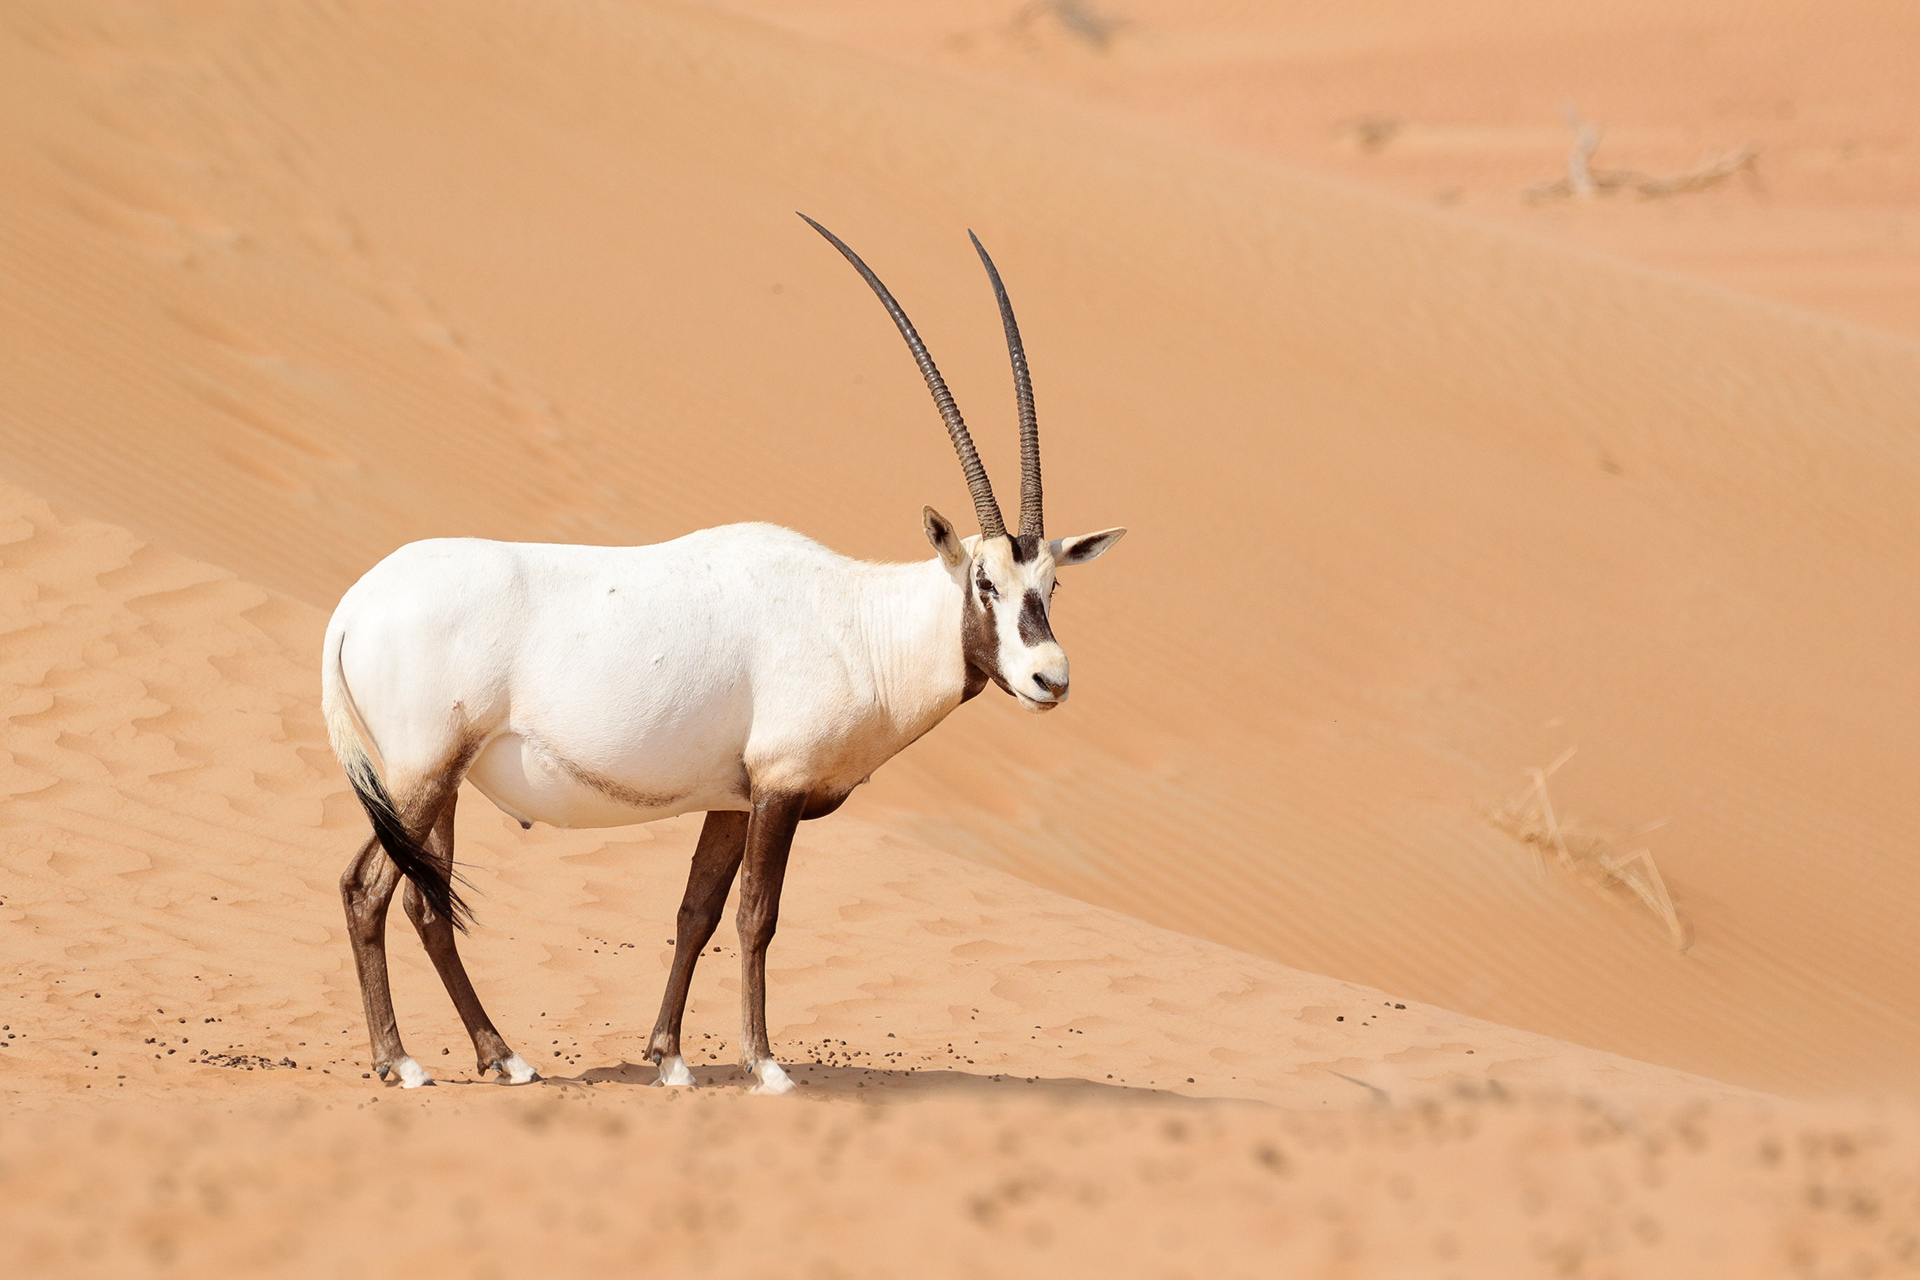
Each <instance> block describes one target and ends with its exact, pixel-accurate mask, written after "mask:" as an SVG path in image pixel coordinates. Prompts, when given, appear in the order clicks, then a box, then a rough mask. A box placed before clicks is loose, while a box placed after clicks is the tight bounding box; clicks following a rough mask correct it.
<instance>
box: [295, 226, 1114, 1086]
mask: <svg viewBox="0 0 1920 1280" xmlns="http://www.w3.org/2000/svg"><path fill="white" fill-rule="evenodd" d="M814 225H815V227H816V229H817V230H819V231H820V232H821V234H823V235H825V236H826V237H827V238H828V239H829V240H830V241H832V243H833V244H834V246H835V247H836V248H838V249H839V250H840V252H841V253H842V254H844V255H845V256H846V257H847V259H848V261H849V262H851V263H853V265H854V266H855V268H856V269H858V270H859V272H860V273H861V275H862V276H863V277H864V278H865V279H866V281H867V283H868V284H869V285H870V286H871V287H872V288H873V290H874V292H875V293H876V294H877V295H878V296H879V297H880V299H881V301H882V303H883V304H884V305H885V306H886V308H887V310H888V313H889V314H890V315H891V316H892V317H893V320H894V323H895V324H896V325H897V326H898V327H899V329H900V332H901V334H902V336H904V337H905V338H906V340H907V344H908V346H909V348H910V349H911V350H912V351H913V354H914V358H915V360H916V361H917V362H918V363H919V365H920V369H921V373H922V375H923V376H924V377H925V378H926V381H927V385H928V387H929V389H930V390H932V391H933V394H934V400H935V403H936V404H937V405H938V406H939V409H940V412H941V415H942V417H943V418H945V419H946V423H947V429H948V432H949V434H950V435H951V436H952V438H953V442H954V446H955V449H956V451H957V452H958V454H959V457H960V461H961V467H962V470H963V471H964V472H965V474H966V478H967V484H968V487H969V489H970V490H971V491H972V494H973V499H974V507H975V510H976V512H977V513H978V514H979V516H980V520H981V534H980V536H979V537H977V538H966V539H962V538H961V537H960V536H959V535H958V533H956V532H955V530H954V528H953V526H952V524H950V523H949V522H948V521H947V520H946V519H945V518H944V517H942V516H941V515H939V514H938V513H937V512H935V511H934V510H933V509H932V508H931V507H928V508H926V509H925V510H924V511H923V513H922V519H923V522H924V526H925V530H926V534H927V538H928V540H929V541H930V542H931V543H932V544H933V547H934V550H935V551H936V552H937V553H938V554H937V555H936V556H935V558H934V559H932V560H928V561H925V562H922V563H918V564H870V563H865V562H861V561H857V560H850V559H848V558H847V557H845V556H842V555H838V554H836V553H834V552H832V551H829V550H828V549H827V548H825V547H823V546H821V545H820V544H819V543H817V542H814V541H812V540H811V539H809V538H806V537H803V536H802V535H800V534H798V533H795V532H793V531H792V530H789V529H782V528H779V527H776V526H774V525H768V524H736V525H727V526H724V527H722V528H717V529H706V530H703V531H701V532H699V533H693V534H688V535H687V536H686V537H684V538H678V539H675V540H674V541H672V542H663V543H659V544H657V545H654V546H644V547H582V546H562V545H554V544H546V543H514V542H489V541H484V540H481V539H477V538H441V539H434V540H432V541H427V542H416V543H412V544H410V545H408V546H405V547H402V548H400V549H399V550H398V551H396V552H394V553H393V554H392V555H390V556H388V557H387V558H386V559H385V560H383V561H381V562H380V563H379V564H378V565H375V566H374V567H373V568H372V569H371V570H369V571H368V573H367V575H366V576H365V577H364V578H362V579H361V580H360V581H359V582H357V583H355V584H354V586H353V587H352V588H351V589H350V590H349V591H348V592H347V594H346V595H345V596H344V597H343V598H342V599H341V601H340V604H339V607H338V608H336V609H335V610H334V614H333V619H332V621H331V622H330V623H329V624H328V626H327V636H326V645H325V649H324V651H323V654H322V666H321V671H322V675H321V683H322V704H323V707H324V709H325V713H326V722H327V735H328V738H329V739H330V741H331V742H332V745H333V749H334V753H335V755H337V756H338V757H339V759H340V762H341V764H342V766H343V767H344V768H345V769H346V772H347V777H348V780H349V781H350V782H351V783H352V784H353V788H354V791H355V794H356V795H358V797H359V799H360V802H361V804H362V806H363V807H364V808H365V809H366V812H367V815H368V817H369V819H370V820H371V821H372V824H373V837H372V838H371V839H369V840H368V841H367V842H366V843H365V844H364V845H363V846H362V847H361V849H360V852H359V853H358V854H357V855H356V856H355V858H354V860H353V862H352V863H351V864H350V865H349V866H348V868H347V871H346V874H345V875H343V876H342V877H341V882H340V887H341V895H342V898H343V900H344V902H345V905H346V911H347V923H348V929H349V934H350V936H351V940H352V943H353V949H354V962H355V965H356V967H357V969H358V972H359V978H360V991H361V998H362V1000H363V1001H364V1003H365V1006H366V1012H367V1024H368V1030H369V1032H370V1035H371V1038H372V1042H373V1053H374V1067H375V1069H376V1070H377V1071H378V1072H379V1074H380V1075H381V1077H382V1078H383V1079H384V1078H388V1077H389V1076H393V1077H397V1078H398V1080H399V1081H400V1083H402V1084H404V1085H406V1086H408V1087H414V1086H418V1085H423V1084H431V1083H432V1080H431V1078H430V1077H429V1076H428V1075H427V1072H426V1071H425V1069H423V1068H422V1067H421V1066H420V1065H419V1063H417V1062H416V1061H414V1059H413V1058H412V1057H411V1056H409V1055H408V1054H407V1052H406V1050H405V1049H404V1048H403V1047H402V1045H401V1041H400V1033H399V1029H398V1026H397V1024H396V1022H395V1020H394V1015H393V1001H392V996H391V993H390V991H389V989H388V982H387V962H386V942H385V929H386V917H387V908H388V905H389V903H390V901H391V899H392V895H393V892H394V890H395V889H396V888H397V887H398V885H399V883H400V881H401V879H402V878H404V879H405V880H406V881H407V891H406V895H405V898H404V902H405V906H406V911H407V914H408V916H409V917H410V918H411V919H412V921H413V923H414V926H415V928H416V929H418V931H419V933H420V937H421V941H422V942H423V943H424V944H425V946H426V949H427V953H428V955H429V956H430V957H431V958H432V960H433V963H434V966H435V968H436V969H437V970H438V971H439V973H440V976H441V978H442V980H443V981H444V982H445V984H446V987H447V992H448V994H449V995H450V996H452V998H453V1001H454V1004H455V1006H456V1007H457V1008H458V1009H459V1011H460V1016H461V1019H462V1020H463V1021H464V1022H465V1023H466V1026H467V1030H468V1033H469V1034H470V1035H471V1036H472V1038H473V1044H474V1052H475V1055H476V1057H477V1059H478V1062H479V1065H480V1068H481V1070H482V1071H486V1070H497V1071H498V1072H500V1074H501V1075H502V1076H503V1077H504V1078H505V1079H507V1080H508V1081H509V1082H512V1083H516V1084H519V1083H526V1082H528V1081H531V1080H534V1079H537V1078H538V1077H537V1074H536V1073H535V1071H534V1070H533V1068H532V1067H531V1066H530V1065H528V1064H527V1063H526V1062H525V1061H524V1060H523V1059H521V1058H520V1056H519V1055H518V1054H516V1053H514V1052H513V1051H512V1050H511V1049H510V1048H508V1046H507V1043H506V1041H505V1040H504V1039H503V1038H502V1037H501V1035H500V1033H499V1032H498V1031H497V1030H496V1029H495V1028H494V1025H493V1023H492V1021H491V1020H490V1019H489V1018H488V1017H487V1014H486V1011H485V1010H484V1009H482V1008H481V1006H480V1001H479V997H478V996H477V995H476V994H475V993H474V990H473V985H472V983H471V982H470V981H469V980H468V978H467V974H466V970H465V968H464V966H463V965H462V964H461V962H460V958H459V953H458V950H457V948H456V947H455V941H454V929H455V927H456V926H458V925H460V924H461V923H462V920H463V917H464V915H465V911H466V907H465V904H464V903H463V902H462V901H461V899H460V895H459V894H458V893H457V892H456V891H455V889H454V887H453V879H454V871H453V869H454V865H455V863H454V857H453V813H454V805H455V802H456V798H457V796H458V792H459V788H460V784H461V783H462V782H463V781H465V782H471V783H472V784H473V785H474V787H475V788H476V789H478V790H479V791H480V792H481V794H483V795H485V796H486V797H487V798H488V799H489V800H491V801H493V803H494V804H496V805H498V806H499V807H500V808H501V809H502V810H504V811H505V812H507V813H508V814H510V815H512V816H513V817H514V818H517V819H518V820H519V821H520V822H521V823H522V824H523V825H529V826H530V825H531V824H533V823H535V822H545V823H548V824H550V825H552V826H558V827H611V826H625V825H629V824H632V823H639V822H653V821H656V820H658V819H661V818H669V817H673V816H674V815H676V814H682V813H690V812H696V811H702V812H705V813H706V815H707V819H706V825H705V827H704V828H703V829H702V831H701V835H700V843H699V846H698V848H697V849H696V850H695V853H694V858H693V865H692V868H691V870H690V872H689V875H688V880H687V890H686V894H685V896H684V897H683V899H682V901H681V905H680V912H679V915H678V917H677V922H676V929H677V934H676V939H675V942H676V949H675V954H674V962H673V966H672V971H671V973H670V975H669V977H668V981H667V990H666V994H665V996H664V997H663V999H662V1001H661V1007H660V1016H659V1019H658V1021H657V1022H656V1023H655V1025H654V1032H653V1038H652V1041H651V1043H650V1044H649V1056H651V1057H652V1059H653V1060H654V1061H655V1062H657V1063H659V1065H660V1079H661V1083H662V1084H668V1085H685V1084H692V1083H693V1075H692V1073H691V1072H690V1071H689V1070H688V1068H687V1066H686V1063H685V1062H684V1061H683V1060H682V1059H681V1056H680V1025H681V1018H682V1015H683V1013H684V1010H685V1007H686V998H687V991H688V988H689V985H690V983H691V981H692V977H693V969H694V964H695V962H696V960H697V958H698V956H699V954H700V952H701V950H702V949H703V948H704V947H705V945H706V942H707V940H708V939H709V938H710V937H711V936H712V935H713V930H714V928H715V927H716V926H717V924H718V922H719V918H720V911H721V908H722V907H723V906H724V905H725V902H726V899H727V895H728V892H729V891H730V889H731V888H732V886H733V884H734V881H735V879H736V876H737V878H738V880H739V886H740V907H739V918H740V939H741V967H742V982H741V987H742V990H741V1024H742V1025H741V1037H740V1052H741V1060H742V1063H743V1064H744V1065H745V1066H747V1067H748V1068H750V1069H751V1070H752V1071H753V1073H754V1074H755V1076H756V1077H758V1080H759V1085H758V1088H759V1090H760V1091H763V1092H769V1093H784V1092H786V1091H787V1090H789V1089H791V1088H792V1087H793V1086H792V1082H791V1081H790V1080H789V1079H788V1077H787V1076H786V1074H785V1072H784V1071H782V1070H781V1068H780V1066H779V1064H778V1063H776V1062H775V1061H774V1060H773V1056H772V1047H771V1044H770V1042H769V1040H768V1036H767V1026H766V951H767V945H768V943H769V942H770V941H771V940H772V937H773V932H774V927H775V925H776V923H777V920H778V916H779V902H780V891H781V886H782V883H783V880H784V877H785V873H786V862H787V855H788V851H789V849H790V847H791V844H792V841H793V833H794V828H795V827H796V826H797V825H798V824H799V823H800V822H801V821H802V820H804V819H807V818H816V817H822V816H825V815H826V814H828V813H831V812H832V811H833V810H834V809H836V808H838V807H839V805H840V804H841V802H843V801H844V800H845V799H846V798H847V795H848V793H850V792H851V791H852V790H853V789H854V788H855V787H857V786H859V785H860V784H861V783H862V782H865V781H866V780H867V778H868V777H869V776H870V775H871V774H872V773H873V771H874V770H876V769H878V768H879V767H880V766H881V765H883V764H885V763H886V762H887V761H888V760H890V759H892V758H893V757H894V756H895V755H897V754H898V753H899V752H900V751H901V750H902V749H903V748H905V747H906V746H907V745H908V744H910V743H911V742H913V741H914V740H915V739H916V738H918V737H919V736H920V735H921V734H923V733H926V732H927V731H928V730H929V729H931V728H933V727H934V726H935V725H937V724H939V723H940V721H941V720H943V719H945V718H946V716H947V715H948V713H950V712H951V711H953V709H954V708H955V707H957V706H959V705H960V704H961V703H962V702H964V701H966V700H967V699H968V698H970V697H972V696H973V695H975V694H977V693H979V692H980V691H981V689H983V688H984V687H985V686H986V685H987V684H988V683H993V684H997V685H999V686H1000V687H1001V688H1002V689H1004V690H1005V691H1006V692H1008V693H1010V694H1012V695H1013V696H1014V697H1015V698H1016V699H1017V700H1018V701H1019V702H1020V704H1021V705H1022V706H1023V707H1025V708H1027V709H1028V710H1030V711H1045V710H1048V709H1050V708H1052V707H1055V706H1058V705H1059V704H1060V703H1061V702H1063V701H1065V700H1066V697H1067V690H1068V671H1067V656H1066V653H1065V652H1064V651H1063V650H1062V649H1061V647H1060V645H1059V643H1058V642H1057V641H1055V639H1054V638H1053V631H1052V626H1051V621H1050V609H1051V600H1052V596H1053V588H1054V575H1055V572H1056V570H1057V569H1059V568H1061V567H1064V566H1067V565H1074V564H1082V563H1085V562H1086V561H1089V560H1092V559H1093V558H1095V557H1096V556H1098V555H1100V554H1101V553H1102V552H1103V551H1105V550H1106V549H1107V548H1108V547H1110V546H1112V545H1113V543H1114V542H1116V541H1118V540H1119V538H1120V536H1121V535H1122V534H1123V533H1125V532H1126V531H1125V530H1124V529H1108V530H1105V531H1103V532H1100V533H1093V534H1086V535H1083V536H1080V537H1075V538H1063V539H1058V540H1055V541H1048V540H1047V539H1046V538H1045V536H1044V534H1043V532H1042V520H1041V488H1040V460H1039V436H1038V429H1037V427H1036V425H1035V422H1034V418H1033V400H1032V390H1031V387H1030V385H1029V382H1028V377H1027V370H1026V356H1025V352H1024V349H1023V348H1022V347H1021V345H1020V337H1019V330H1018V328H1017V326H1016V325H1015V324H1014V320H1013V311H1012V307H1011V304H1009V303H1008V302H1007V299H1006V294H1005V290H1004V289H1003V288H1002V287H1001V284H1000V277H999V273H998V272H996V271H995V270H994V268H993V263H992V261H991V260H990V259H988V258H987V255H986V250H985V249H981V248H980V247H979V242H978V241H977V240H976V241H975V242H974V245H975V248H976V249H978V250H979V253H980V257H981V260H982V262H984V263H985V264H986V267H987V272H988V275H989V276H990V277H991V279H992V281H993V285H994V291H995V294H996V297H997V298H998V299H999V303H1000V309H1001V318H1002V322H1003V324H1004V326H1005V328H1006V332H1007V343H1008V350H1009V352H1010V354H1011V356H1012V359H1013V366H1014V384H1015V389H1016V392H1017V395H1018V399H1019V405H1020V430H1021V520H1020V532H1019V533H1018V534H1010V533H1008V532H1007V529H1006V527H1005V525H1004V523H1003V522H1002V520H1001V516H1000V510H999V506H998V504H997V503H996V502H995V500H994V497H993V491H992V487H991V485H990V484H989V483H988V481H987V477H986V472H985V470H984V468H982V467H981V466H980V461H979V457H978V455H977V454H976V453H975V451H974V448H973V443H972V440H971V438H970V437H969V436H968V434H967V429H966V424H965V423H964V422H963V421H962V420H961V418H960V413H959V410H958V409H957V408H955V407H954V404H953V400H952V397H951V396H950V395H949V394H948V392H947V389H946V384H945V383H944V382H942V381H941V379H940V374H939V371H938V370H937V369H935V368H934V366H933V361H932V358H931V357H930V356H928V355H927V353H926V349H925V346H924V345H923V344H922V343H921V342H920V339H919V336H918V335H917V334H916V333H914V331H913V328H912V326H911V325H910V324H909V323H908V321H907V319H906V315H905V313H904V312H902V311H901V310H900V308H899V305H898V304H897V303H896V302H894V300H893V297H892V295H891V294H889V293H888V292H887V291H886V287H885V286H884V285H882V284H881V283H880V282H879V279H878V278H877V277H875V276H874V275H873V273H872V272H871V271H870V270H868V268H867V266H866V264H865V263H863V262H861V261H860V259H859V258H858V256H856V255H855V254H854V252H853V251H852V250H851V249H849V248H847V247H846V246H845V245H844V244H842V243H841V242H840V241H839V240H838V239H837V238H835V237H834V236H833V235H832V233H830V232H828V231H826V229H825V228H824V227H820V226H819V225H818V224H817V223H816V224H814Z"/></svg>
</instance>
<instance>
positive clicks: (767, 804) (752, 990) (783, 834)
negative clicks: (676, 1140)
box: [738, 793, 807, 1093]
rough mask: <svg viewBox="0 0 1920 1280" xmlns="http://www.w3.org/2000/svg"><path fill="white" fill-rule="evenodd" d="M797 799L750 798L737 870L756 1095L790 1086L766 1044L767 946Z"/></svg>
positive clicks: (746, 1027) (745, 1037) (745, 1030)
mask: <svg viewBox="0 0 1920 1280" xmlns="http://www.w3.org/2000/svg"><path fill="white" fill-rule="evenodd" d="M806 800H807V798H806V797H805V796H802V795H788V794H776V795H761V794H757V793H756V794H755V796H754V798H753V817H752V820H751V821H750V822H749V823H748V824H747V852H746V857H745V858H744V859H743V860H742V862H741V867H740V912H739V917H738V920H739V927H740V1061H741V1063H742V1065H744V1066H745V1067H747V1069H748V1070H750V1071H752V1072H753V1074H754V1075H755V1076H756V1077H758V1078H759V1081H760V1083H759V1084H757V1085H755V1086H754V1089H753V1091H754V1092H755V1093H786V1092H789V1091H790V1090H791V1089H792V1088H793V1081H791V1080H789V1079H788V1078H787V1073H786V1072H784V1071H782V1070H781V1069H780V1064H779V1063H777V1062H775V1061H774V1060H773V1046H772V1045H771V1044H770V1043H769V1042H768V1040H767V944H768V943H770V942H772V941H773V930H774V926H775V925H777V924H778V923H779V921H780V888H781V886H782V885H783V884H784V883H785V882H786V878H787V854H788V853H789V852H791V851H792V849H793V832H794V829H795V828H796V827H798V826H799V825H800V815H801V813H802V811H804V810H805V808H806Z"/></svg>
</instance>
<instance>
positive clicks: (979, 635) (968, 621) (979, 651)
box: [960, 596, 1007, 701]
mask: <svg viewBox="0 0 1920 1280" xmlns="http://www.w3.org/2000/svg"><path fill="white" fill-rule="evenodd" d="M960 607H961V610H962V612H961V615H960V656H961V659H962V660H963V661H964V662H965V663H966V668H967V687H966V690H965V692H964V693H963V694H962V699H961V700H962V701H965V700H966V699H967V698H971V697H972V696H973V695H974V694H976V693H978V692H980V690H981V688H982V687H984V686H985V684H986V682H987V681H989V680H991V681H993V682H994V683H995V684H997V685H999V686H1000V687H1001V688H1002V689H1005V688H1006V687H1007V682H1006V679H1005V678H1004V677H1003V676H1002V675H1001V674H1000V641H999V638H998V637H997V636H996V635H995V634H994V622H993V598H992V597H990V596H985V597H981V598H978V599H971V600H968V601H966V602H965V603H963V604H962V605H961V606H960Z"/></svg>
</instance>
